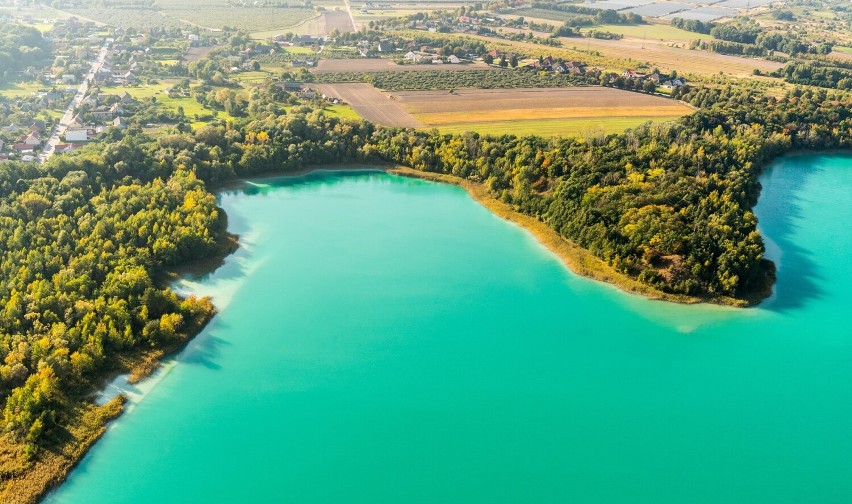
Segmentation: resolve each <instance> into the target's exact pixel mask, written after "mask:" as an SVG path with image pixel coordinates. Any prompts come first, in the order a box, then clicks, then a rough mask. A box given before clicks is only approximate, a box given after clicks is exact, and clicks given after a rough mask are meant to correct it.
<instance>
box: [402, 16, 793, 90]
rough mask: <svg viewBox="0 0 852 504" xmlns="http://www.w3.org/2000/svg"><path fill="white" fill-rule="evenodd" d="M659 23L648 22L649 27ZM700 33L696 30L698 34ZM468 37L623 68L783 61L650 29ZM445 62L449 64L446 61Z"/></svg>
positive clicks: (740, 72) (747, 69)
mask: <svg viewBox="0 0 852 504" xmlns="http://www.w3.org/2000/svg"><path fill="white" fill-rule="evenodd" d="M655 26H658V25H652V24H649V25H648V28H649V30H650V28H651V27H655ZM397 33H399V34H401V36H419V37H421V38H429V37H430V36H434V37H435V38H439V37H443V38H449V39H453V37H454V36H453V35H452V34H451V35H448V34H443V33H440V34H431V33H427V32H422V31H416V32H415V31H405V30H400V31H399V32H397ZM697 36H698V34H696V37H697ZM467 38H473V39H477V40H482V41H484V42H486V44H488V46H489V47H491V48H494V49H498V50H501V51H512V52H516V53H519V54H524V55H526V56H530V57H535V58H537V57H538V56H539V55H541V56H547V55H552V56H553V57H554V58H563V59H566V60H568V59H570V60H578V61H583V62H585V63H587V64H589V65H592V66H597V67H599V68H602V69H607V70H612V71H618V72H621V71H623V70H624V69H626V68H634V69H636V68H638V69H642V68H644V69H647V70H649V71H650V69H652V68H654V67H659V68H660V70H663V71H665V72H669V71H671V70H676V71H677V72H679V73H680V74H682V75H687V74H690V73H691V74H699V75H718V74H719V70H722V69H724V71H725V73H726V74H732V75H736V76H740V77H751V76H752V71H753V70H754V69H755V68H757V69H760V70H761V72H764V73H768V72H772V71H774V70H776V69H778V68H781V67H782V66H783V65H782V64H781V63H776V62H772V61H767V60H761V59H753V58H745V57H739V56H730V55H726V54H718V53H712V52H708V51H698V50H694V51H693V50H689V49H688V48H686V47H683V46H686V45H688V44H687V43H686V42H674V41H672V42H660V41H659V39H653V38H652V37H651V33H650V32H649V33H648V38H647V40H643V39H641V38H633V37H630V38H624V39H621V40H600V39H594V38H585V37H584V38H576V37H560V38H559V41H560V42H562V47H547V46H541V45H537V44H532V43H528V42H514V41H508V40H497V39H494V38H493V37H483V36H477V35H469V36H467ZM445 66H446V65H445Z"/></svg>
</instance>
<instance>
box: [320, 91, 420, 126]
mask: <svg viewBox="0 0 852 504" xmlns="http://www.w3.org/2000/svg"><path fill="white" fill-rule="evenodd" d="M313 87H314V89H316V90H317V91H318V92H320V93H322V94H324V95H326V96H328V97H332V98H339V99H341V100H343V101H344V102H345V103H346V104H347V105H349V106H350V107H352V109H354V110H355V112H357V113H358V115H359V116H361V117H362V118H364V119H366V120H368V121H370V122H373V123H375V124H381V125H382V126H399V127H403V128H420V127H422V126H423V125H422V124H420V122H418V121H417V119H415V118H413V117H412V116H411V114H409V113H408V112H406V111H405V110H404V109H403V108H402V107H400V106H399V104H398V103H397V102H396V101H394V100H392V99H391V98H390V96H389V95H387V94H385V93H382V92H381V91H379V90H378V89H376V88H374V87H373V86H371V85H370V84H360V83H354V84H315V85H314V86H313Z"/></svg>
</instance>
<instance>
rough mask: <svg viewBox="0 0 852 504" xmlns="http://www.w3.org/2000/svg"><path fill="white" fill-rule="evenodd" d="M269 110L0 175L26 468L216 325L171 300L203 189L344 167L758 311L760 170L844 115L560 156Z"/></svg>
mask: <svg viewBox="0 0 852 504" xmlns="http://www.w3.org/2000/svg"><path fill="white" fill-rule="evenodd" d="M447 73H450V72H447ZM495 73H497V72H495ZM278 93H280V89H278V88H277V87H276V86H270V87H269V88H267V89H265V90H264V89H259V90H257V91H255V92H253V93H252V95H251V96H250V100H249V101H248V102H247V103H245V104H243V105H242V106H243V110H244V112H245V114H246V115H247V117H245V118H240V119H237V120H235V121H232V122H229V123H228V124H226V125H220V126H206V127H202V128H200V129H198V130H196V131H194V132H191V131H186V132H183V133H181V132H175V133H173V134H167V135H161V136H158V137H157V138H156V139H155V138H151V137H149V136H147V135H146V134H145V133H144V132H142V131H141V130H139V129H135V128H131V129H130V130H128V131H127V132H126V133H122V134H116V135H113V136H112V137H111V138H112V139H113V140H112V141H108V142H107V143H106V144H101V145H97V146H91V147H89V148H85V149H81V150H80V151H78V152H76V153H74V154H71V155H66V156H58V157H54V158H52V159H51V160H50V161H48V162H47V163H46V164H44V165H42V166H36V165H32V164H19V163H14V162H12V163H4V164H3V165H0V166H2V168H0V242H2V243H3V247H2V253H0V274H2V275H3V278H4V282H3V283H2V284H0V345H2V347H0V348H2V350H0V352H2V354H3V356H4V360H3V365H2V366H0V394H2V396H3V397H4V398H6V400H5V406H4V410H3V421H4V423H5V426H6V432H7V433H9V435H11V436H13V437H14V438H16V439H18V440H19V441H20V442H22V443H25V444H26V446H27V447H28V452H29V453H30V454H31V455H34V454H36V453H37V452H38V449H39V446H42V445H44V444H45V443H49V442H50V440H51V439H52V436H53V435H54V434H53V433H54V432H55V429H56V426H57V425H61V424H62V422H63V420H62V414H63V413H62V412H63V409H62V404H63V403H64V401H66V400H67V398H69V397H74V396H75V394H79V393H81V391H87V390H89V389H90V387H91V385H92V380H94V379H95V378H96V377H98V376H101V375H102V373H103V372H104V371H105V370H108V369H111V367H112V366H114V363H115V360H116V359H115V356H118V355H125V354H127V353H132V352H138V351H141V350H144V349H150V348H156V347H163V346H168V345H170V344H175V343H177V342H180V341H181V340H182V339H183V338H185V337H186V336H187V335H190V334H193V333H194V332H195V331H196V330H197V328H198V327H199V326H200V324H202V323H203V322H204V321H205V320H206V319H207V317H209V315H210V313H211V310H212V308H211V306H210V304H209V302H207V301H205V300H197V299H187V300H183V299H180V298H179V297H177V296H176V295H175V294H174V293H173V292H172V291H170V290H169V289H168V288H164V287H163V283H162V280H163V273H164V272H165V271H167V270H168V269H170V268H173V267H175V266H176V265H180V264H182V263H184V262H186V261H189V260H193V259H198V258H205V257H210V256H212V255H215V254H216V253H217V251H218V250H219V249H218V248H217V243H219V242H220V241H221V240H222V239H223V237H224V234H225V225H224V222H223V218H222V217H221V216H220V214H219V212H218V210H217V208H216V204H215V199H214V197H213V195H212V194H211V193H210V192H209V191H208V189H207V186H206V184H217V183H221V182H224V181H227V180H230V179H233V178H234V177H243V176H251V175H255V174H260V173H269V172H289V171H294V170H298V169H300V168H303V167H305V166H309V165H315V164H321V163H334V162H352V161H365V162H391V163H398V164H402V165H407V166H410V167H412V168H415V169H417V170H423V171H430V172H440V173H447V174H453V175H456V176H458V177H461V178H464V179H468V180H472V181H475V182H479V183H482V184H483V185H484V186H485V187H486V188H487V189H488V190H490V191H491V193H492V194H493V195H494V196H496V197H498V198H500V199H501V200H503V201H505V202H507V203H509V204H511V205H513V206H514V208H516V209H517V210H518V211H520V212H524V213H526V214H529V215H532V216H535V217H536V218H538V219H541V220H542V221H544V222H545V223H547V224H548V225H549V226H550V227H552V228H553V229H554V230H556V231H558V232H559V233H560V234H561V235H562V236H564V237H565V238H568V239H570V240H572V241H574V242H576V243H578V244H579V245H581V246H583V247H585V248H586V249H588V250H590V251H591V252H592V253H594V254H595V255H596V256H597V257H599V258H601V259H602V260H604V261H606V262H607V263H608V264H610V265H611V266H613V267H614V268H616V269H617V270H618V271H621V272H623V273H624V274H626V275H629V276H631V277H634V278H636V279H638V280H639V281H641V282H644V283H646V284H648V285H652V286H654V287H656V288H658V289H660V290H662V291H665V292H670V293H677V294H689V295H695V296H702V297H706V298H721V297H734V298H740V299H752V300H754V299H756V298H759V294H755V293H756V292H759V291H761V289H763V288H765V287H766V285H767V282H768V281H769V282H771V274H772V271H771V265H770V264H768V263H767V262H766V261H764V260H763V252H764V246H763V242H762V239H761V236H760V234H759V233H758V232H757V229H756V218H755V216H754V214H753V213H752V211H751V208H752V207H753V205H754V204H755V202H756V201H757V197H758V194H759V190H760V187H759V184H758V182H757V177H758V174H759V172H760V170H761V168H762V166H763V165H764V164H765V163H766V162H768V161H769V160H771V159H772V158H774V157H776V156H778V155H780V154H782V153H785V152H788V151H790V150H792V149H811V148H812V149H826V148H849V147H852V115H850V114H852V112H850V110H852V109H851V108H850V105H852V104H850V102H849V99H848V97H846V95H842V94H835V93H836V92H834V91H826V90H821V91H814V90H801V89H795V90H793V91H790V92H789V93H788V94H787V95H785V96H784V97H781V98H775V97H766V96H764V95H762V94H760V93H758V92H754V91H749V90H743V89H737V88H734V87H717V88H703V87H699V88H691V89H690V88H688V87H683V88H679V89H678V90H676V91H675V94H676V98H679V99H681V100H684V101H687V102H689V103H692V104H693V105H695V106H696V107H699V109H700V110H699V111H697V112H696V113H695V114H693V115H691V116H688V117H685V118H683V119H681V120H679V121H677V122H675V123H668V124H661V125H653V126H650V125H649V126H643V127H639V128H636V129H633V130H628V131H627V132H626V133H624V134H621V135H607V136H603V135H592V136H588V137H583V138H553V139H545V138H540V137H523V138H518V137H514V136H501V137H488V136H481V135H478V134H465V135H443V134H439V133H438V132H437V131H432V132H423V131H415V130H408V129H395V128H381V127H376V126H374V125H372V124H369V123H365V122H348V121H342V120H339V119H336V118H331V117H327V116H325V115H324V114H323V112H322V111H321V110H313V109H312V108H310V107H307V106H296V107H293V108H291V109H289V110H288V111H286V112H285V111H284V110H283V109H282V108H281V107H277V106H274V103H273V102H274V100H275V99H280V98H281V96H278ZM213 98H214V99H215V98H216V97H215V96H214V97H213ZM223 98H226V97H223ZM264 104H265V105H264Z"/></svg>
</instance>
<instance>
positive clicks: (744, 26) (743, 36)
mask: <svg viewBox="0 0 852 504" xmlns="http://www.w3.org/2000/svg"><path fill="white" fill-rule="evenodd" d="M675 21H677V23H676V22H675ZM691 24H692V23H690V22H688V21H683V20H672V25H673V26H678V27H685V26H687V25H691ZM681 25H683V26H681ZM708 26H712V28H711V29H710V30H709V33H710V35H712V36H713V37H714V38H715V39H716V40H709V41H693V42H692V44H691V46H692V47H693V48H695V47H700V48H702V49H706V50H709V51H713V52H717V53H721V54H735V55H745V56H769V55H771V54H772V53H774V52H782V53H786V54H788V55H790V56H796V55H799V54H828V53H830V52H831V50H832V45H831V44H830V43H828V42H823V43H820V44H812V43H810V42H807V41H805V40H802V39H801V38H799V37H798V36H796V35H794V34H792V33H781V32H766V31H765V30H763V29H762V28H761V27H760V25H758V24H757V23H755V22H752V21H747V20H742V19H738V20H736V21H732V22H729V23H724V24H719V25H714V24H713V23H706V24H705V25H704V27H703V28H706V27H708ZM695 28H698V26H697V25H696V26H695ZM686 29H689V28H686ZM692 31H699V30H698V29H695V30H692ZM701 33H707V32H705V31H701Z"/></svg>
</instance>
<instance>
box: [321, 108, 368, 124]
mask: <svg viewBox="0 0 852 504" xmlns="http://www.w3.org/2000/svg"><path fill="white" fill-rule="evenodd" d="M323 111H324V112H325V115H327V116H329V117H339V118H340V119H353V120H356V121H357V120H359V119H361V116H359V115H358V112H355V109H353V108H352V107H350V106H349V105H328V106H327V107H325V108H324V109H323Z"/></svg>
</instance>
